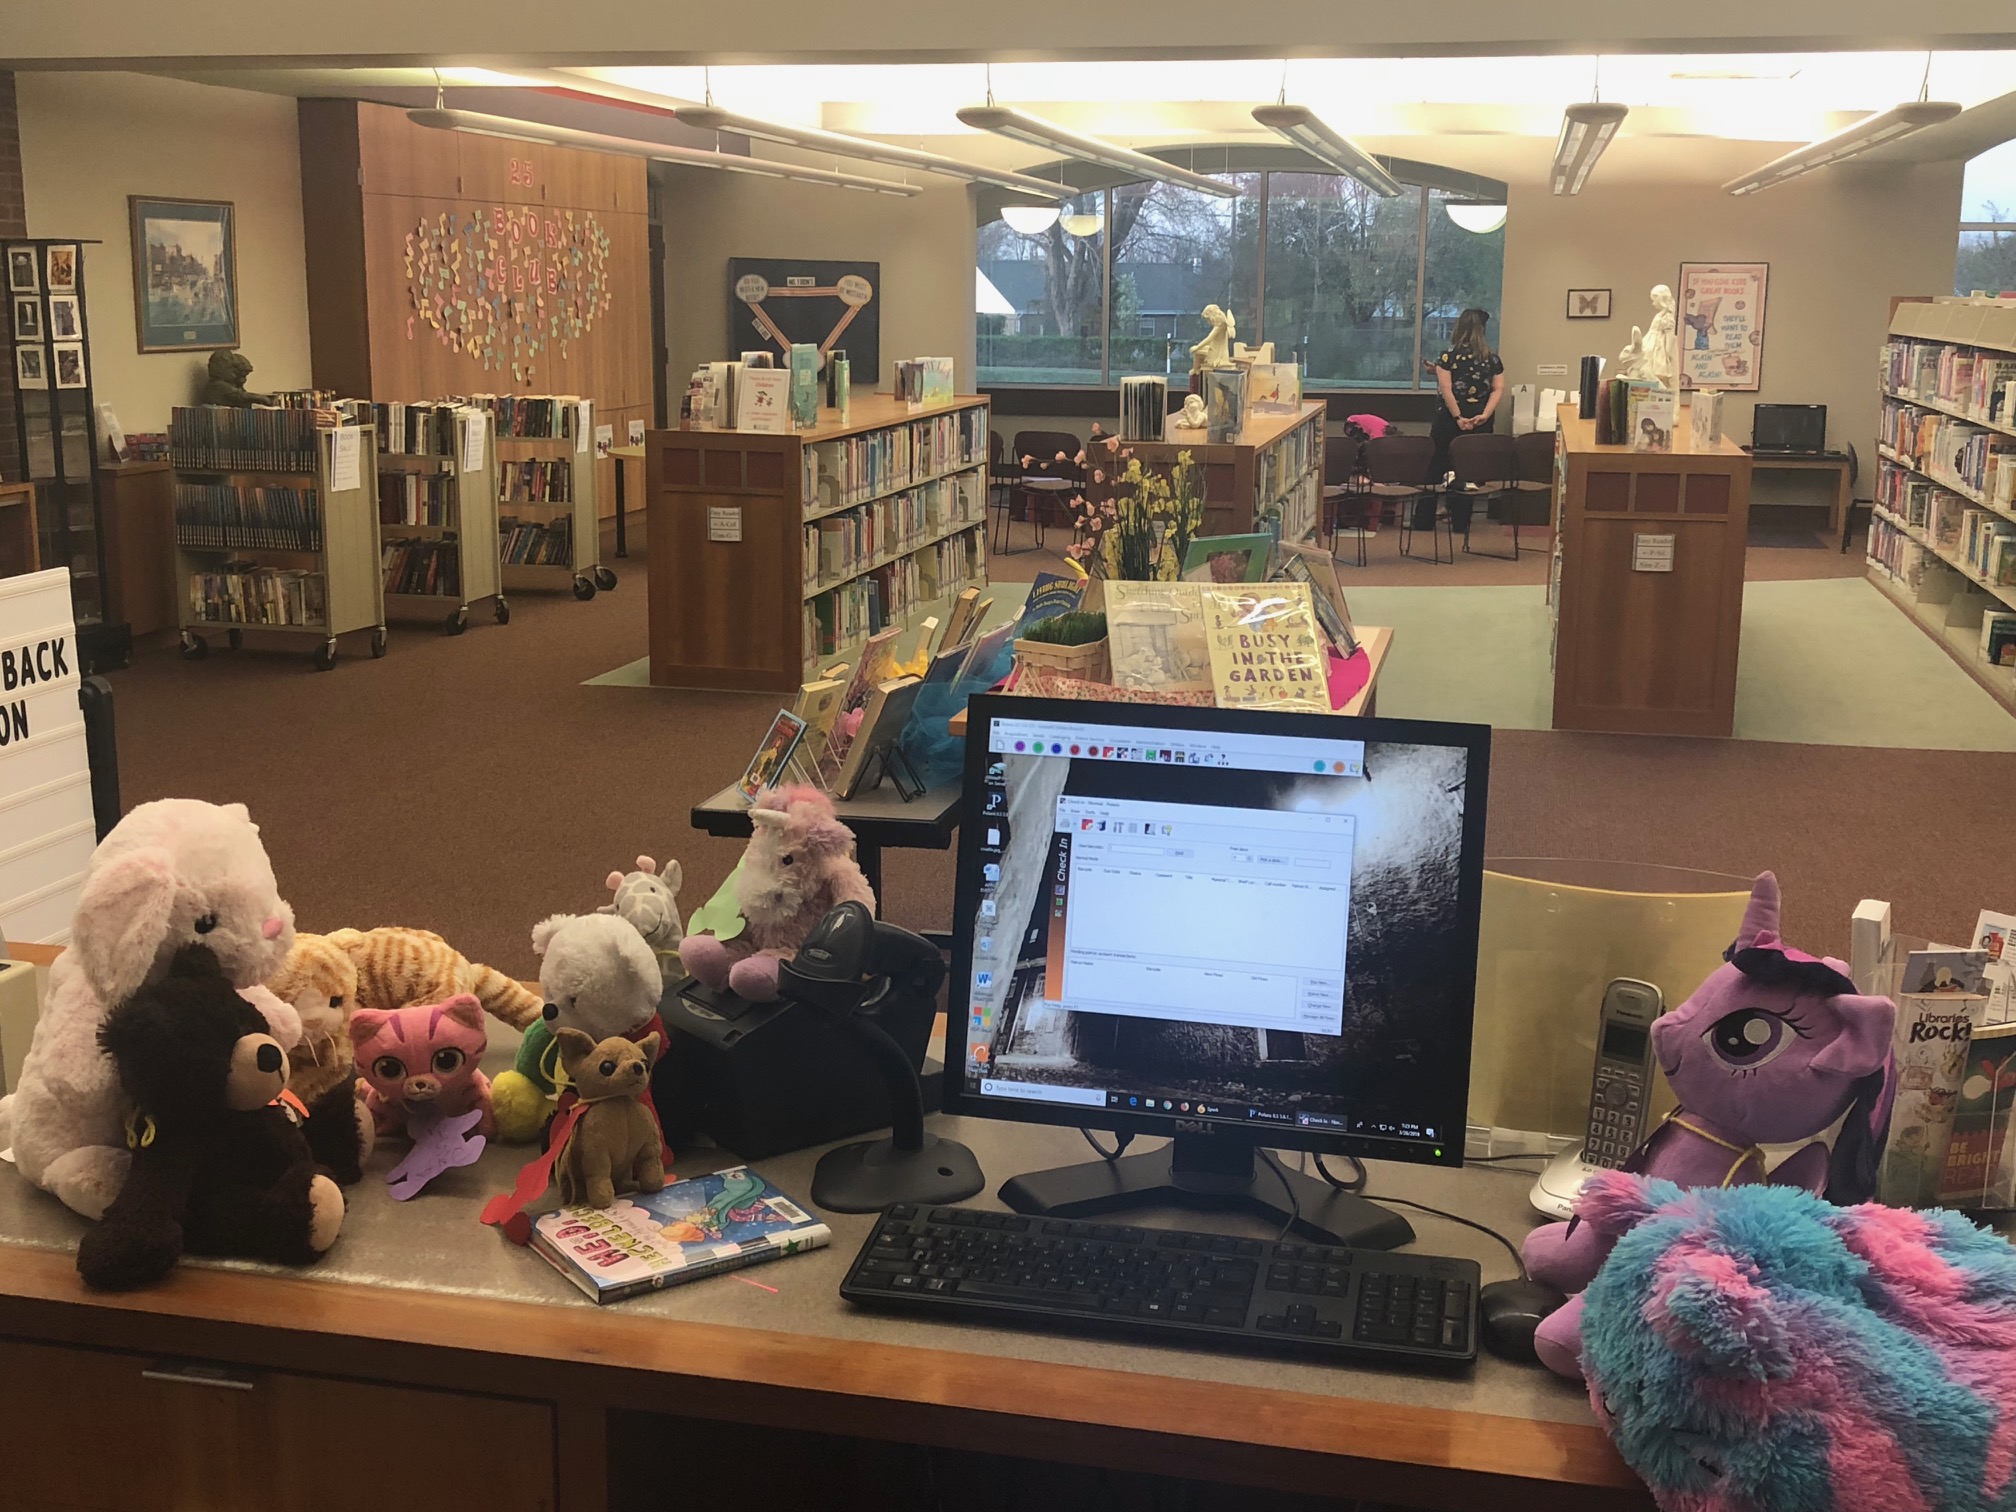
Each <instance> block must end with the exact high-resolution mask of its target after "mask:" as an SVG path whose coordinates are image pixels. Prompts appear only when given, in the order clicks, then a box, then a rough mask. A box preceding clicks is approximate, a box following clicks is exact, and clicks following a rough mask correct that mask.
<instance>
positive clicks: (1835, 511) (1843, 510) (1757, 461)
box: [1744, 447, 1855, 549]
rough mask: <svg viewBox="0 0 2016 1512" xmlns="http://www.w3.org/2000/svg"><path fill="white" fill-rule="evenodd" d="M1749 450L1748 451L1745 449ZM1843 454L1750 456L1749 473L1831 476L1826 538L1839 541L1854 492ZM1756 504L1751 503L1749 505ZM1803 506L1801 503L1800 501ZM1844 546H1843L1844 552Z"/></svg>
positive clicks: (1851, 467)
mask: <svg viewBox="0 0 2016 1512" xmlns="http://www.w3.org/2000/svg"><path fill="white" fill-rule="evenodd" d="M1744 449H1745V450H1746V451H1747V450H1749V449H1748V448H1747V447H1746V448H1744ZM1853 467H1854V464H1853V463H1852V462H1850V461H1849V460H1848V454H1847V453H1846V452H1828V453H1826V454H1824V455H1822V456H1818V457H1772V456H1763V457H1760V456H1758V455H1757V454H1756V453H1755V452H1751V453H1750V471H1751V472H1752V473H1763V472H1831V473H1833V474H1834V498H1833V500H1832V502H1830V503H1829V504H1828V506H1827V534H1828V535H1829V536H1830V537H1838V536H1841V535H1842V534H1844V533H1845V531H1846V530H1847V526H1848V510H1849V508H1850V506H1851V505H1852V503H1853V494H1854V490H1855V483H1854V478H1853V476H1852V469H1853ZM1752 502H1753V503H1754V502H1755V501H1754V500H1753V501H1752ZM1802 502H1804V501H1802ZM1843 549H1846V548H1845V544H1844V548H1843Z"/></svg>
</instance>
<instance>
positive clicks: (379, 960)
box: [329, 925, 545, 1029]
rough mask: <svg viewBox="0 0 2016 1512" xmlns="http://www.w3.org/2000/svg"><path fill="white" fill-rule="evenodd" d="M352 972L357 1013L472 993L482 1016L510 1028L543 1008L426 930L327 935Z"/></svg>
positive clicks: (528, 993)
mask: <svg viewBox="0 0 2016 1512" xmlns="http://www.w3.org/2000/svg"><path fill="white" fill-rule="evenodd" d="M329 939H330V941H331V942H333V943H334V944H336V945H338V946H340V947H341V948H342V950H343V951H344V952H345V953H346V954H347V955H348V956H349V957H350V959H351V961H352V962H354V963H355V965H356V967H357V1002H356V1006H357V1007H359V1008H375V1009H378V1010H381V1011H385V1012H389V1011H391V1010H393V1009H395V1008H405V1007H409V1006H411V1005H412V1004H414V1003H443V1002H446V1001H447V1000H448V999H449V998H451V997H454V996H455V995H456V994H458V993H464V992H466V993H469V994H472V995H473V996H474V997H475V998H476V1000H477V1001H478V1002H480V1003H481V1004H482V1005H483V1010H484V1012H486V1013H488V1014H489V1015H490V1016H491V1017H492V1018H495V1019H497V1020H499V1021H500V1022H502V1023H506V1024H509V1025H510V1026H511V1027H512V1028H513V1029H523V1028H524V1027H525V1026H526V1025H527V1024H530V1023H533V1022H535V1021H536V1020H537V1019H538V1018H539V1011H540V1009H542V1008H543V1007H545V1004H544V1003H543V1002H541V1001H540V998H539V995H538V994H537V993H535V992H531V991H528V990H527V989H526V988H525V987H524V986H523V985H522V984H520V983H518V982H515V981H513V980H512V979H511V978H510V977H508V976H506V975H505V974H504V973H503V972H501V971H497V970H495V969H493V968H492V967H489V966H482V965H478V964H477V963H476V962H474V961H470V960H465V959H464V958H463V957H462V956H461V955H460V954H459V953H458V952H457V951H456V949H455V947H454V946H452V945H450V944H449V943H448V942H447V941H446V940H444V939H442V938H441V936H439V935H437V934H433V933H431V932H430V931H428V930H425V929H402V928H400V927H399V926H397V925H388V926H387V927H385V928H382V929H369V930H360V929H339V930H337V931H336V932H335V933H334V934H332V935H330V936H329Z"/></svg>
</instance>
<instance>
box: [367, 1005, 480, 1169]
mask: <svg viewBox="0 0 2016 1512" xmlns="http://www.w3.org/2000/svg"><path fill="white" fill-rule="evenodd" d="M350 1042H351V1044H352V1045H354V1046H355V1047H356V1052H357V1069H358V1070H359V1071H361V1072H363V1073H364V1081H365V1083H366V1086H365V1092H364V1105H365V1106H366V1107H368V1108H369V1109H370V1110H371V1116H372V1120H373V1121H374V1122H375V1123H376V1124H377V1126H378V1132H379V1133H380V1134H381V1135H383V1134H392V1133H397V1132H398V1131H399V1130H401V1129H402V1128H404V1127H405V1124H406V1118H407V1115H408V1114H409V1113H410V1114H421V1113H424V1114H426V1115H428V1116H432V1117H438V1118H456V1117H459V1116H460V1115H462V1114H464V1113H467V1112H469V1111H470V1110H471V1109H472V1108H475V1109H480V1110H481V1111H482V1114H483V1117H482V1119H481V1121H480V1122H478V1123H477V1125H476V1132H477V1133H479V1134H481V1135H483V1136H484V1137H485V1138H488V1137H489V1136H490V1135H491V1134H492V1133H493V1132H494V1131H495V1120H494V1117H493V1115H492V1114H491V1111H490V1078H489V1077H487V1076H485V1075H484V1074H483V1073H482V1071H480V1070H479V1069H478V1067H479V1065H480V1064H481V1063H482V1060H483V1052H484V1051H485V1050H487V1049H488V1048H489V1045H490V1037H489V1034H488V1033H487V1032H486V1031H485V1029H484V1025H483V1005H482V1003H480V1002H479V1001H477V999H476V997H475V996H474V995H473V994H471V993H467V992H463V993H458V994H456V995H455V996H454V997H451V998H449V999H448V1000H447V1001H446V1002H444V1003H416V1004H414V1005H413V1006H412V1007H410V1008H395V1009H392V1010H391V1011H389V1012H387V1011H383V1010H380V1009H376V1008H359V1009H358V1010H357V1011H356V1012H355V1013H354V1014H352V1015H351V1016H350Z"/></svg>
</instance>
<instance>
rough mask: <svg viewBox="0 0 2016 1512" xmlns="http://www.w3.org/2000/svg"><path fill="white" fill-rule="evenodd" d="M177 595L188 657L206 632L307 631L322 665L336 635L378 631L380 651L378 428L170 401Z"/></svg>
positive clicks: (378, 650) (294, 413)
mask: <svg viewBox="0 0 2016 1512" xmlns="http://www.w3.org/2000/svg"><path fill="white" fill-rule="evenodd" d="M168 435H169V449H170V455H171V459H172V461H173V465H174V470H175V484H174V490H175V492H174V511H175V550H174V553H173V559H172V570H173V572H174V574H175V583H176V600H177V602H178V603H179V604H180V605H181V609H180V612H179V619H180V629H181V632H182V648H183V654H184V655H185V656H188V657H191V658H192V659H200V658H201V657H202V656H204V655H205V654H207V651H208V642H207V640H206V639H205V638H204V633H203V632H204V631H206V630H208V629H212V628H219V627H221V628H225V629H228V630H229V631H230V633H231V637H232V640H233V643H234V644H235V643H236V640H237V636H238V634H239V632H240V631H241V630H243V629H259V630H277V631H287V632H295V633H301V634H308V635H314V636H316V637H318V638H319V639H320V641H321V644H320V645H318V646H317V647H316V649H315V651H314V653H313V657H314V660H315V663H316V665H317V666H319V667H322V668H324V669H325V670H326V669H327V668H328V667H330V666H333V665H334V663H335V657H336V637H338V636H340V635H343V634H347V633H349V632H351V631H354V630H365V629H369V630H372V631H374V635H373V638H372V643H371V645H372V654H373V655H374V656H376V655H383V654H384V644H385V641H384V627H385V598H384V584H383V577H382V573H381V570H380V565H379V550H380V547H379V537H378V502H377V473H376V470H375V468H374V467H373V466H372V465H371V457H372V454H373V452H374V450H375V430H374V428H373V427H372V426H370V425H355V424H350V423H347V422H346V418H345V416H344V414H343V413H342V412H341V411H340V410H338V409H335V408H328V407H314V408H309V407H294V408H266V407H254V408H251V409H238V408H226V407H222V406H216V405H194V406H177V407H176V408H175V409H173V410H172V411H171V412H170V415H169V425H168Z"/></svg>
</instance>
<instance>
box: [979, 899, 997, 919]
mask: <svg viewBox="0 0 2016 1512" xmlns="http://www.w3.org/2000/svg"><path fill="white" fill-rule="evenodd" d="M1000 912H1001V906H1000V905H999V904H998V903H996V902H995V901H994V900H993V899H992V898H982V899H981V900H980V917H981V918H983V919H992V918H994V917H996V916H997V915H999V914H1000Z"/></svg>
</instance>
